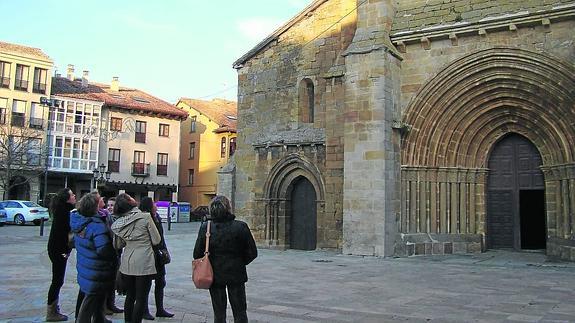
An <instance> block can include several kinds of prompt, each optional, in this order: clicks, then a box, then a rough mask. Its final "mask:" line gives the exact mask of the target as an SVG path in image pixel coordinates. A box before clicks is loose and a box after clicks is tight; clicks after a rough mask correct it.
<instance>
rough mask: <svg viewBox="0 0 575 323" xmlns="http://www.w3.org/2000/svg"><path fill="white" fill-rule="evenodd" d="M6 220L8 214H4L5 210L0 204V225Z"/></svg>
mask: <svg viewBox="0 0 575 323" xmlns="http://www.w3.org/2000/svg"><path fill="white" fill-rule="evenodd" d="M6 221H8V216H7V215H6V210H4V208H3V207H2V206H1V205H0V227H2V226H4V224H5V223H6Z"/></svg>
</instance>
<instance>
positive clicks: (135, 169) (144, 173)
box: [132, 163, 150, 177]
mask: <svg viewBox="0 0 575 323" xmlns="http://www.w3.org/2000/svg"><path fill="white" fill-rule="evenodd" d="M132 176H139V177H148V176H150V164H149V163H148V164H146V163H132Z"/></svg>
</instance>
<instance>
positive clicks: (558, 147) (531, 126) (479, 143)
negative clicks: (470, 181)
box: [402, 48, 575, 168]
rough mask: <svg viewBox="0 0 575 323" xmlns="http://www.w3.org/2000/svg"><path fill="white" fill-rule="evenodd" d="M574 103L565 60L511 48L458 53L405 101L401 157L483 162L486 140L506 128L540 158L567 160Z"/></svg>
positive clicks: (571, 73) (444, 163)
mask: <svg viewBox="0 0 575 323" xmlns="http://www.w3.org/2000/svg"><path fill="white" fill-rule="evenodd" d="M574 103H575V69H574V67H573V66H572V65H569V64H567V63H564V62H562V61H560V60H558V59H555V58H553V57H550V56H548V55H546V54H542V53H536V52H531V51H527V50H523V49H516V48H492V49H487V50H483V51H480V52H477V53H474V54H471V55H468V56H465V57H463V58H461V59H459V60H457V61H455V62H453V63H451V64H450V65H449V66H447V67H446V68H445V69H443V70H442V71H441V72H440V73H438V74H437V75H436V76H435V77H434V78H433V79H431V80H430V81H429V82H427V83H426V84H425V85H424V86H423V87H422V88H421V89H420V91H419V92H418V94H417V95H416V96H415V97H414V99H413V100H412V101H411V102H410V104H409V106H408V108H407V110H406V113H405V116H404V119H403V121H404V122H405V123H408V124H410V125H411V126H412V129H411V131H410V133H409V134H408V135H407V136H406V137H405V139H404V141H403V150H402V164H403V165H410V166H428V167H429V166H431V167H472V168H476V167H480V168H481V167H485V165H486V161H487V153H486V152H487V151H488V150H489V149H485V148H486V147H490V146H491V145H492V144H493V143H494V142H495V141H496V140H497V139H498V138H500V137H501V136H502V135H504V134H505V133H509V132H511V131H512V130H511V129H513V131H514V132H518V133H521V134H522V135H524V136H525V137H527V138H529V139H530V140H531V141H533V142H534V143H535V145H537V146H538V147H539V149H540V151H541V154H542V156H543V160H544V163H545V164H562V163H569V162H573V161H574V160H575V148H574V146H573V145H572V144H571V143H572V142H574V140H575V128H574V127H573V126H572V123H573V120H575V109H573V107H574Z"/></svg>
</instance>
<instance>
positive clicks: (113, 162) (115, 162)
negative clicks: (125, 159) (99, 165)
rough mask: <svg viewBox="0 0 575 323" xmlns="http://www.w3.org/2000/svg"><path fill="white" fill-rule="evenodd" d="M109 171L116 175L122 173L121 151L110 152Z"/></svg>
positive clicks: (113, 150) (111, 150)
mask: <svg viewBox="0 0 575 323" xmlns="http://www.w3.org/2000/svg"><path fill="white" fill-rule="evenodd" d="M108 170H109V171H110V172H114V173H119V172H120V149H114V148H110V149H109V150H108Z"/></svg>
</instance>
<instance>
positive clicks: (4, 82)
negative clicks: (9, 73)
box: [0, 77, 10, 88]
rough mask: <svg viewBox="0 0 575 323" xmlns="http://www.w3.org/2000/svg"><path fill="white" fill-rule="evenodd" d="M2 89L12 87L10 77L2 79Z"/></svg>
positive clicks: (0, 80) (0, 79)
mask: <svg viewBox="0 0 575 323" xmlns="http://www.w3.org/2000/svg"><path fill="white" fill-rule="evenodd" d="M0 87H5V88H9V87H10V78H9V77H0Z"/></svg>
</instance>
